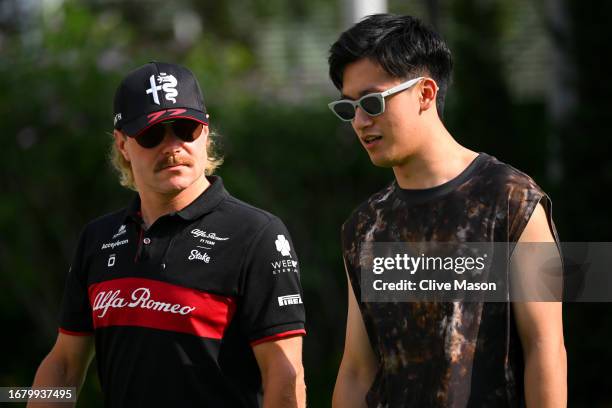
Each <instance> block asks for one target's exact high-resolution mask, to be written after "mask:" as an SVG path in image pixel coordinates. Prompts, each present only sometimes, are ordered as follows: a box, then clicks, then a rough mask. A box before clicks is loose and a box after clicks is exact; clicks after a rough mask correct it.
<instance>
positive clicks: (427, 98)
mask: <svg viewBox="0 0 612 408" xmlns="http://www.w3.org/2000/svg"><path fill="white" fill-rule="evenodd" d="M438 89H439V88H438V84H436V81H434V80H433V79H431V78H425V79H423V81H422V82H421V85H420V87H419V101H420V103H421V112H422V111H426V110H428V109H431V108H432V107H433V108H434V109H435V107H436V97H437V96H438Z"/></svg>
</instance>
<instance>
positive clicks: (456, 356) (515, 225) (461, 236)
mask: <svg viewBox="0 0 612 408" xmlns="http://www.w3.org/2000/svg"><path fill="white" fill-rule="evenodd" d="M540 202H541V203H542V204H543V206H544V208H545V210H546V214H547V217H548V220H549V225H550V226H551V228H552V232H553V235H554V236H555V239H557V235H556V232H555V228H554V224H553V223H552V219H551V202H550V199H549V198H548V196H547V195H546V194H545V193H544V192H543V191H542V189H541V188H540V187H539V186H538V185H537V184H536V183H535V182H534V181H533V180H532V179H531V178H530V177H529V176H527V175H526V174H524V173H522V172H520V171H518V170H516V169H514V168H513V167H511V166H509V165H507V164H504V163H502V162H500V161H499V160H497V159H496V158H495V157H492V156H489V155H487V154H485V153H480V154H479V155H478V156H477V158H476V159H474V161H473V162H472V163H471V164H470V165H469V166H468V167H467V168H466V169H465V170H464V171H463V172H462V173H461V174H459V175H458V176H457V177H455V178H454V179H452V180H450V181H448V182H446V183H444V184H441V185H439V186H436V187H433V188H428V189H421V190H406V189H402V188H400V187H399V186H398V184H397V182H396V181H394V182H392V183H391V184H390V185H389V186H388V187H386V188H384V189H383V190H381V191H379V192H378V193H376V194H374V195H372V196H371V197H370V198H369V199H368V200H367V201H366V202H364V203H362V204H361V205H360V206H359V207H357V209H356V210H355V211H354V212H353V213H352V214H351V216H350V217H349V218H348V220H347V221H346V222H345V223H344V225H343V226H342V248H343V257H344V261H345V264H346V267H347V272H348V276H349V279H350V283H351V285H352V288H353V291H354V293H355V297H356V299H357V302H358V304H359V308H360V311H361V314H362V317H363V321H364V324H365V328H366V331H367V333H368V337H369V340H370V344H371V345H372V348H373V351H374V354H375V355H376V356H377V358H378V368H377V372H376V376H375V380H374V382H373V384H372V386H371V388H370V390H369V392H368V394H367V396H366V401H367V404H368V406H369V407H390V408H392V407H419V408H421V407H520V406H524V390H523V369H524V368H523V356H522V348H521V344H520V339H519V337H518V333H517V329H516V326H515V323H514V318H513V311H512V307H511V306H512V305H511V303H503V302H502V303H486V302H480V303H478V302H363V301H362V300H361V292H362V291H361V288H360V264H359V253H360V248H361V245H362V244H363V243H364V242H421V241H438V242H448V241H455V242H456V241H459V242H509V243H512V242H517V241H518V239H519V238H520V236H521V233H522V232H523V229H524V228H525V226H526V225H527V222H528V221H529V218H530V216H531V214H532V213H533V211H534V209H535V208H536V206H537V205H538V203H540Z"/></svg>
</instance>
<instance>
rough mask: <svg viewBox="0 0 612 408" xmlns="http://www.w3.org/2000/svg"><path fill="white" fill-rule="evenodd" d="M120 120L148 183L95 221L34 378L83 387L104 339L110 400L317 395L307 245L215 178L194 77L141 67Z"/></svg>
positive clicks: (125, 144)
mask: <svg viewBox="0 0 612 408" xmlns="http://www.w3.org/2000/svg"><path fill="white" fill-rule="evenodd" d="M114 124H115V130H114V139H115V141H114V145H113V154H112V161H113V164H114V165H115V167H116V168H117V169H118V170H119V172H120V175H121V184H122V185H124V186H126V187H130V188H132V189H134V190H136V192H137V193H138V194H137V195H135V197H134V199H133V200H132V202H131V203H130V204H129V205H128V207H126V208H124V209H121V210H119V211H117V212H114V213H112V214H109V215H105V216H103V217H101V218H98V219H96V220H94V221H92V222H90V223H89V224H88V225H87V226H86V227H85V229H84V230H83V232H82V234H81V237H80V240H79V244H78V247H77V250H76V254H75V257H74V260H73V262H72V266H71V268H70V272H69V274H68V278H67V281H66V288H65V292H64V298H63V302H62V308H61V317H60V325H59V334H58V337H57V341H56V343H55V345H54V347H53V349H52V350H51V352H50V353H49V355H48V356H47V357H46V358H45V359H44V360H43V362H42V364H41V365H40V367H39V369H38V371H37V373H36V377H35V379H34V387H42V386H73V387H79V386H80V385H81V384H82V382H83V379H84V377H85V373H86V371H87V367H88V365H89V363H90V362H91V359H92V357H93V355H94V345H95V354H96V356H97V368H98V374H99V378H100V382H101V385H102V390H103V392H104V398H105V405H106V406H112V407H123V406H129V407H138V406H143V407H144V406H147V407H149V406H180V407H190V406H194V407H195V406H198V407H201V406H214V407H259V406H262V403H263V406H265V407H294V406H295V407H297V406H300V407H301V406H304V405H305V386H304V380H303V369H302V363H301V349H302V338H301V336H302V335H304V334H305V329H304V309H303V305H302V299H301V287H300V281H299V270H298V268H299V266H298V261H297V257H296V254H295V252H294V247H293V244H292V243H291V238H290V236H289V233H288V232H287V229H286V228H285V226H284V225H283V223H282V221H280V220H279V219H278V218H277V217H275V216H274V215H272V214H269V213H267V212H265V211H262V210H260V209H257V208H255V207H252V206H250V205H248V204H245V203H243V202H241V201H239V200H237V199H235V198H234V197H232V196H231V195H229V194H228V192H227V191H226V190H225V188H224V186H223V183H222V180H221V178H219V177H218V176H213V175H212V173H213V171H214V169H215V167H216V166H217V165H218V164H219V162H220V160H219V159H218V158H217V157H215V155H214V154H213V152H212V150H211V149H212V144H211V133H210V132H209V128H208V115H207V114H206V109H205V107H204V101H203V97H202V93H201V90H200V87H199V85H198V82H197V80H196V78H195V77H194V75H193V74H192V73H191V72H190V71H189V70H187V69H186V68H184V67H181V66H178V65H175V64H166V63H159V62H152V63H149V64H146V65H144V66H142V67H140V68H138V69H136V70H134V71H132V72H131V73H130V74H128V75H127V76H126V78H125V79H124V80H123V81H122V82H121V84H120V86H119V88H118V90H117V92H116V95H115V118H114ZM262 393H263V398H262Z"/></svg>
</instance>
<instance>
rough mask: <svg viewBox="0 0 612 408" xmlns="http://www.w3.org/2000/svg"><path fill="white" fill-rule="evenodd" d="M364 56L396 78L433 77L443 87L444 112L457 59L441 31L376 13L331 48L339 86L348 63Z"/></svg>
mask: <svg viewBox="0 0 612 408" xmlns="http://www.w3.org/2000/svg"><path fill="white" fill-rule="evenodd" d="M362 58H369V59H371V60H372V61H374V62H376V63H378V64H379V65H380V66H381V67H382V68H383V69H384V70H385V71H386V72H387V73H388V74H389V75H391V76H393V77H396V78H402V79H404V78H405V79H409V77H414V76H417V75H429V76H431V77H432V78H433V79H434V80H435V81H436V83H437V84H438V86H439V88H440V90H439V91H438V96H437V99H436V106H437V108H438V113H439V114H440V115H442V112H443V109H444V99H445V97H446V91H447V89H448V85H449V82H450V75H451V71H452V67H453V61H452V57H451V52H450V50H449V49H448V46H447V45H446V43H445V42H444V40H443V39H442V37H441V36H440V34H438V33H437V32H436V31H434V30H433V29H432V28H430V27H429V26H427V25H426V24H425V23H423V22H422V21H421V20H419V19H418V18H416V17H412V16H399V15H393V14H373V15H370V16H368V17H366V18H364V19H363V20H361V21H360V22H359V23H357V24H355V25H354V26H352V27H351V28H349V29H348V30H346V31H345V32H343V33H342V34H341V35H340V37H339V38H338V40H337V41H336V42H335V43H334V44H333V45H332V46H331V48H330V50H329V59H328V62H329V76H330V78H331V80H332V82H333V83H334V85H335V86H336V88H338V89H342V79H343V75H344V69H345V68H346V66H347V65H349V64H351V63H353V62H355V61H358V60H360V59H362Z"/></svg>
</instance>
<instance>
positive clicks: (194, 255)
mask: <svg viewBox="0 0 612 408" xmlns="http://www.w3.org/2000/svg"><path fill="white" fill-rule="evenodd" d="M187 259H189V260H190V261H193V260H199V261H202V262H206V263H209V262H210V255H208V254H207V253H206V252H204V253H201V252H200V251H198V250H197V249H192V250H191V254H190V255H189V257H188V258H187Z"/></svg>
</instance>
